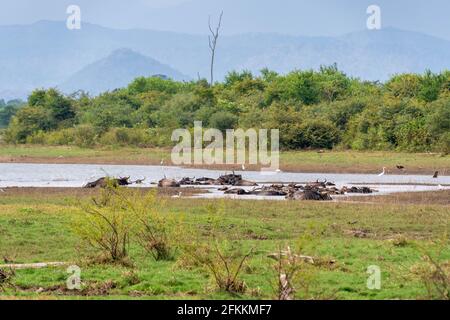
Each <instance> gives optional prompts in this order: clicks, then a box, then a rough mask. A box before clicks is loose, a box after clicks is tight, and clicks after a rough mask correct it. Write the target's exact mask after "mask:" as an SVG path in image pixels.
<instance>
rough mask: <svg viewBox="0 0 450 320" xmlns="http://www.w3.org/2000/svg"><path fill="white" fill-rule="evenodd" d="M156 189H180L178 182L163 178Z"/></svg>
mask: <svg viewBox="0 0 450 320" xmlns="http://www.w3.org/2000/svg"><path fill="white" fill-rule="evenodd" d="M158 187H160V188H178V187H180V182H178V181H176V180H174V179H167V178H164V179H162V180H159V181H158Z"/></svg>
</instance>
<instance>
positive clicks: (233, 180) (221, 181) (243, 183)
mask: <svg viewBox="0 0 450 320" xmlns="http://www.w3.org/2000/svg"><path fill="white" fill-rule="evenodd" d="M178 183H179V184H180V185H182V186H192V185H196V186H208V185H219V186H236V187H255V186H257V185H258V184H257V183H255V182H253V181H248V180H244V179H242V176H241V175H238V174H234V173H233V174H226V175H223V176H220V177H219V178H218V179H213V178H207V177H202V178H197V179H192V178H183V179H181V180H180V181H179V182H178Z"/></svg>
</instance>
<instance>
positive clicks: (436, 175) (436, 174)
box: [433, 171, 439, 179]
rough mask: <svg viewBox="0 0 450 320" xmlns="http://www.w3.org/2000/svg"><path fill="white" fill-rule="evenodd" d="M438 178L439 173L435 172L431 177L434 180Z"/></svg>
mask: <svg viewBox="0 0 450 320" xmlns="http://www.w3.org/2000/svg"><path fill="white" fill-rule="evenodd" d="M438 176H439V171H436V172H435V173H434V175H433V178H434V179H436V178H437V177H438Z"/></svg>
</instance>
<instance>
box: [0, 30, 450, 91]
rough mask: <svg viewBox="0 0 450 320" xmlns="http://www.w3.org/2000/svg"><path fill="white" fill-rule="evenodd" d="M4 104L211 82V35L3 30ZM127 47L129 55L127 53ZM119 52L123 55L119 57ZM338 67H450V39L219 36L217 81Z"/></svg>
mask: <svg viewBox="0 0 450 320" xmlns="http://www.w3.org/2000/svg"><path fill="white" fill-rule="evenodd" d="M0 40H1V42H2V44H3V45H2V46H1V47H0V98H5V99H11V98H17V97H24V96H26V95H27V94H28V93H29V92H30V91H31V90H33V89H34V88H37V87H50V86H59V87H60V88H62V89H63V90H64V91H65V92H68V93H69V92H71V91H76V90H78V89H84V90H87V91H89V92H91V93H92V94H96V93H98V92H100V91H103V90H112V89H115V88H117V87H120V86H124V85H126V84H127V83H128V82H129V81H131V80H132V79H133V78H134V77H137V76H151V75H153V74H164V75H166V76H168V77H171V78H174V79H177V80H180V79H189V78H197V77H198V75H200V76H201V77H207V76H208V73H209V69H208V68H209V48H208V39H207V36H206V35H205V36H201V35H188V34H180V33H172V32H162V31H152V30H138V29H133V30H115V29H109V28H104V27H100V26H97V25H93V24H88V23H83V25H82V29H81V30H73V31H70V30H68V29H67V28H66V27H65V22H51V21H41V22H37V23H35V24H32V25H15V26H0ZM123 48H127V49H128V50H124V49H123ZM117 50H119V51H117ZM333 63H337V64H338V67H339V68H340V69H341V70H343V71H344V72H346V73H347V74H349V75H351V76H354V77H359V78H362V79H366V80H380V81H384V80H386V79H387V78H389V77H390V76H391V75H393V74H395V73H402V72H419V73H420V72H423V71H425V70H426V69H430V70H432V71H436V72H437V71H441V70H443V69H448V68H450V41H446V40H442V39H439V38H435V37H432V36H428V35H424V34H420V33H415V32H409V31H402V30H398V29H392V28H386V29H383V30H380V31H368V30H367V31H361V32H355V33H351V34H347V35H343V36H339V37H301V36H287V35H279V34H242V35H234V36H224V37H221V38H219V44H218V48H217V60H216V70H215V71H216V79H218V80H221V79H223V78H224V76H225V75H226V74H227V73H228V72H229V71H231V70H243V69H248V70H251V71H253V72H258V71H259V70H260V69H262V68H264V67H268V68H269V69H272V70H275V71H278V72H281V73H285V72H289V71H292V70H294V69H310V68H314V69H316V68H318V67H319V66H320V65H330V64H333Z"/></svg>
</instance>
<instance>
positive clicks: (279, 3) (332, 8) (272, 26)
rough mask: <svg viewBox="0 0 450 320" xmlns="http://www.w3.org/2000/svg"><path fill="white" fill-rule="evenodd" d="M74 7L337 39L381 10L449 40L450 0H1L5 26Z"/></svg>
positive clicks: (151, 25) (154, 25)
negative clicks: (371, 9) (217, 18)
mask: <svg viewBox="0 0 450 320" xmlns="http://www.w3.org/2000/svg"><path fill="white" fill-rule="evenodd" d="M70 4H76V5H79V6H80V7H81V10H82V21H85V22H91V23H96V24H100V25H103V26H107V27H113V28H146V29H156V30H169V31H176V32H184V33H206V32H207V21H208V15H210V14H212V15H218V14H219V13H220V11H221V10H222V9H223V10H224V23H223V33H225V34H236V33H244V32H275V33H285V34H294V35H311V36H317V35H338V34H343V33H347V32H352V31H357V30H363V29H364V28H365V26H366V19H367V14H366V8H367V7H368V6H369V5H371V4H377V5H379V6H380V7H381V10H382V11H381V13H382V26H383V27H388V26H392V27H397V28H401V29H406V30H413V31H420V32H423V33H427V34H430V35H434V36H438V37H441V38H445V39H448V40H450V1H448V0H1V6H0V24H3V25H8V24H28V23H32V22H35V21H38V20H65V19H66V17H67V15H66V8H67V6H68V5H70Z"/></svg>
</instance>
